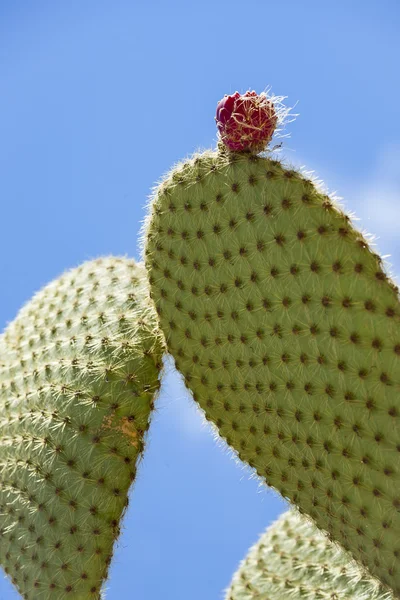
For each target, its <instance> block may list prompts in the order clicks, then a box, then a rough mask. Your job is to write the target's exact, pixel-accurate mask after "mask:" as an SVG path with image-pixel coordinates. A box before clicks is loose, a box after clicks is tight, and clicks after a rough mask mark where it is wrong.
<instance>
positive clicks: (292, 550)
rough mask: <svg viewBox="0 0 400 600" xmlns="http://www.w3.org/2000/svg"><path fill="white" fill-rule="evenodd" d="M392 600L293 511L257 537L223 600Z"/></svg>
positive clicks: (339, 550) (373, 580)
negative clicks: (300, 599) (299, 599)
mask: <svg viewBox="0 0 400 600" xmlns="http://www.w3.org/2000/svg"><path fill="white" fill-rule="evenodd" d="M298 598H302V599H303V600H393V595H392V594H391V592H389V591H386V590H385V589H384V588H383V587H382V586H381V585H379V583H377V581H376V579H374V578H371V577H370V576H369V575H368V573H366V572H365V571H364V570H362V569H360V567H359V565H358V564H357V563H356V562H355V561H352V560H351V559H350V557H349V556H348V554H347V553H345V552H344V551H343V550H342V549H341V548H339V547H338V546H337V545H335V544H333V543H332V542H329V541H328V540H327V539H326V537H325V536H324V535H322V534H321V532H320V531H318V529H317V528H316V527H315V526H314V525H312V524H311V523H310V522H309V521H308V520H307V519H306V518H304V517H302V516H301V515H299V514H298V513H297V512H295V511H294V510H290V511H288V512H286V513H284V514H283V515H282V516H281V517H280V518H279V519H278V520H277V521H276V522H275V523H273V524H272V525H271V526H270V527H269V528H268V529H267V530H266V532H265V533H264V534H263V535H262V536H261V538H260V540H259V541H258V543H257V544H255V545H254V546H253V547H252V548H251V549H250V550H249V552H248V554H247V556H246V558H245V559H244V560H243V561H242V563H241V564H240V567H239V569H238V570H237V572H236V573H235V575H234V577H233V579H232V582H231V584H230V586H229V589H228V590H227V592H226V596H225V600H290V599H292V600H297V599H298Z"/></svg>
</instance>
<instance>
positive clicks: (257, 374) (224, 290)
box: [142, 143, 400, 594]
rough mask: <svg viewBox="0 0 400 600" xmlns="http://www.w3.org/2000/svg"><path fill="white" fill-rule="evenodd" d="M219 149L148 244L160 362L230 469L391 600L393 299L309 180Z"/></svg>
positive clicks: (170, 206)
mask: <svg viewBox="0 0 400 600" xmlns="http://www.w3.org/2000/svg"><path fill="white" fill-rule="evenodd" d="M222 146H223V144H221V143H220V144H219V146H218V149H217V150H216V151H206V152H204V153H202V154H196V155H194V156H193V157H192V158H190V159H188V160H186V161H184V162H182V163H180V164H178V165H177V166H176V167H175V168H174V169H173V170H172V171H171V172H170V173H168V174H167V175H166V177H165V178H164V180H163V181H162V182H161V183H160V185H158V186H157V188H156V189H155V191H154V194H153V197H152V201H151V207H150V214H149V217H148V219H147V221H146V223H145V225H144V229H143V232H142V233H143V239H144V255H145V261H146V266H147V269H148V273H149V279H150V286H151V294H152V297H153V299H154V302H155V305H156V308H157V312H158V316H159V323H160V326H161V328H162V330H163V331H164V334H165V337H166V341H167V345H168V350H169V352H170V353H171V354H172V356H173V357H174V358H175V363H176V366H177V368H178V370H179V371H180V372H181V373H182V374H183V376H184V379H185V383H186V386H187V387H188V389H190V390H191V391H192V393H193V397H194V399H195V400H196V401H197V402H198V403H199V405H200V406H201V407H202V409H203V410H204V411H205V414H206V417H207V419H208V420H209V421H211V422H213V423H214V424H215V426H216V428H217V430H218V432H219V434H220V435H221V436H222V438H224V439H225V440H226V442H227V444H228V445H229V446H230V447H231V448H233V449H234V450H235V451H236V452H237V454H238V456H239V457H240V458H241V459H242V460H243V461H244V462H246V463H248V464H249V465H250V466H251V467H253V468H254V469H255V471H256V472H257V474H258V475H260V476H261V477H263V478H264V480H265V481H266V483H268V484H269V485H270V486H272V487H274V488H275V489H276V490H278V491H279V492H280V493H281V494H282V496H283V497H285V498H287V499H288V500H289V501H291V502H292V503H295V504H296V505H298V506H299V507H300V508H301V510H302V511H303V512H304V513H306V514H307V515H309V516H311V517H312V518H313V519H314V521H315V523H316V525H317V526H318V527H319V528H320V529H322V530H324V531H325V532H328V533H329V535H330V536H331V538H332V539H333V540H336V541H338V542H340V544H341V545H342V546H343V548H345V549H346V550H348V551H349V552H350V553H351V554H352V556H353V557H354V558H355V559H357V560H358V561H359V562H360V563H362V564H364V565H366V566H368V568H369V570H370V572H371V573H372V574H373V575H374V576H376V577H379V578H380V580H381V581H382V582H384V583H385V584H388V585H390V586H392V588H393V589H395V590H396V593H398V594H400V541H399V540H400V462H399V458H400V429H399V421H400V395H399V391H400V304H399V296H398V288H397V287H396V286H395V285H394V283H393V282H392V281H391V279H390V278H389V276H388V274H387V272H386V270H385V268H384V265H383V263H382V260H381V259H380V257H379V256H378V255H377V254H376V253H375V252H374V251H373V250H372V249H371V247H370V245H369V243H368V240H367V239H366V238H365V237H364V236H363V235H362V234H361V233H360V232H359V231H357V229H356V228H355V227H354V226H353V224H352V222H351V219H350V218H349V216H347V215H346V214H345V213H344V212H342V210H341V209H340V208H339V207H338V206H337V205H336V202H335V199H334V198H332V197H330V196H329V195H327V194H325V193H324V192H323V191H322V190H321V188H320V187H319V186H318V185H317V184H316V183H315V182H313V181H312V180H311V179H310V178H309V177H308V176H307V175H306V174H304V173H302V172H300V171H298V170H295V169H293V168H290V167H288V166H285V165H284V164H283V163H282V162H280V161H278V160H274V159H273V158H272V157H271V156H270V155H269V154H268V153H267V152H266V153H264V154H263V155H261V154H256V153H255V152H251V151H244V152H231V151H229V150H228V149H226V148H225V146H223V147H222Z"/></svg>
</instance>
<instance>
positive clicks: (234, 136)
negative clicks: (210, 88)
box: [215, 92, 278, 152]
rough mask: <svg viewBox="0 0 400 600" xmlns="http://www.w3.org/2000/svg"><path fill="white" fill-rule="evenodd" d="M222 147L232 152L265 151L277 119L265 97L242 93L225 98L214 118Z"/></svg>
mask: <svg viewBox="0 0 400 600" xmlns="http://www.w3.org/2000/svg"><path fill="white" fill-rule="evenodd" d="M215 120H216V122H217V127H218V131H219V134H220V137H221V140H222V141H223V143H224V144H225V145H226V146H227V147H228V148H229V150H252V151H256V152H257V151H258V152H260V151H261V150H264V148H265V147H266V146H267V144H268V142H269V141H270V140H271V138H272V136H273V134H274V131H275V128H276V125H277V122H278V116H277V113H276V111H275V107H274V103H273V101H272V100H270V99H269V98H268V96H267V95H266V94H265V93H263V94H256V92H246V93H245V94H244V95H240V94H239V92H235V94H233V95H231V96H225V97H224V98H223V99H222V100H221V101H220V102H219V103H218V106H217V115H216V117H215Z"/></svg>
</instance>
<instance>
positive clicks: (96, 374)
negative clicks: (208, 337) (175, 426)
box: [0, 258, 163, 600]
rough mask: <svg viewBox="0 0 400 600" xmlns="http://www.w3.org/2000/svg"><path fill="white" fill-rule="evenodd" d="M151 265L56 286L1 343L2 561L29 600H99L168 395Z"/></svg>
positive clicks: (110, 263) (96, 272) (96, 264)
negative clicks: (158, 402)
mask: <svg viewBox="0 0 400 600" xmlns="http://www.w3.org/2000/svg"><path fill="white" fill-rule="evenodd" d="M162 352H163V346H162V342H161V341H160V336H159V335H158V333H157V329H156V327H155V319H154V308H153V307H152V306H151V304H150V302H149V299H148V288H147V285H146V280H145V277H144V269H143V266H141V265H138V264H136V263H135V262H134V261H133V260H127V259H118V258H105V259H99V260H94V261H91V262H87V263H84V264H83V265H82V266H80V267H79V268H77V269H73V270H71V271H69V272H67V273H65V274H64V275H63V276H62V277H60V278H59V279H57V280H55V281H53V282H52V283H50V284H49V285H47V286H46V287H45V288H44V289H43V290H42V291H41V292H39V293H38V294H37V295H35V297H34V298H33V300H31V302H29V303H28V304H27V305H26V306H25V307H24V308H23V309H22V310H21V311H20V313H19V314H18V316H17V317H16V319H15V321H14V322H13V323H11V324H10V325H9V326H8V327H7V329H6V331H5V332H4V334H3V335H2V336H1V338H0V406H1V419H0V563H1V564H2V565H3V567H4V570H5V572H6V573H7V574H8V575H9V576H10V577H11V579H12V581H13V583H14V584H15V585H16V586H17V588H18V590H19V591H20V593H21V594H22V597H23V598H25V599H27V600H53V599H54V600H59V599H61V598H62V599H68V598H71V599H72V598H82V599H83V598H85V599H86V598H87V599H93V600H94V599H98V598H99V597H100V588H101V585H102V582H103V581H104V580H105V579H106V577H107V571H108V567H109V564H110V561H111V557H112V552H113V544H114V541H115V540H116V539H117V537H118V534H119V530H120V520H121V517H122V515H123V514H124V511H125V509H126V506H127V502H128V489H129V487H130V485H131V483H132V482H133V481H134V479H135V476H136V469H137V463H138V460H139V459H140V457H141V455H142V453H143V448H144V441H145V436H146V432H147V429H148V426H149V418H150V415H151V412H152V409H153V406H154V399H155V395H156V393H157V391H158V389H159V381H158V376H159V372H160V363H161V356H162Z"/></svg>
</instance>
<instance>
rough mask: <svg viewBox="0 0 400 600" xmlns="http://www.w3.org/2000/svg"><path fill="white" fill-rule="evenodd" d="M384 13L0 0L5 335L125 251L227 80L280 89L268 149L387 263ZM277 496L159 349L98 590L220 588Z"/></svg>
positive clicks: (395, 101)
mask: <svg viewBox="0 0 400 600" xmlns="http://www.w3.org/2000/svg"><path fill="white" fill-rule="evenodd" d="M399 25H400V5H399V4H398V2H397V0H376V1H375V0H374V1H372V0H353V1H349V0H334V1H333V0H326V1H325V2H320V0H315V1H312V0H303V1H302V2H301V3H300V2H298V1H297V0H285V2H284V3H282V2H279V1H278V0H275V2H272V1H270V0H263V1H261V0H252V2H251V3H245V2H239V1H237V0H218V2H217V1H215V0H211V1H210V0H202V1H201V2H198V3H191V2H188V1H187V0H186V1H181V2H179V1H174V0H168V2H162V1H154V0H147V1H146V2H143V1H142V0H136V1H135V2H132V1H130V0H96V1H94V0H83V1H82V0H68V2H61V1H54V0H52V1H47V2H46V1H43V0H35V2H33V1H31V2H29V1H28V0H20V1H19V2H15V1H11V0H0V281H1V287H0V289H1V294H0V329H2V328H3V327H4V326H5V325H6V324H7V323H8V322H10V321H11V320H12V319H13V318H14V317H15V315H16V313H17V312H18V309H19V308H20V307H21V306H22V305H23V304H24V303H26V302H27V301H28V300H29V298H30V297H31V296H32V295H33V293H34V292H36V291H37V290H38V289H40V288H41V287H42V286H43V285H45V284H46V283H48V282H49V281H51V280H52V279H54V278H55V277H57V276H58V275H60V274H61V273H62V272H63V271H64V270H65V269H67V268H71V267H75V266H77V265H78V264H79V263H81V262H83V261H85V260H89V259H92V258H95V257H98V256H104V255H110V254H113V255H116V256H131V257H133V258H136V259H139V258H140V250H139V245H138V232H139V230H140V227H141V224H142V220H143V217H144V215H145V206H146V203H147V198H148V195H149V194H150V192H151V188H152V186H153V185H154V184H155V183H156V182H157V181H158V180H159V179H160V178H161V176H162V175H163V174H164V173H165V172H166V171H167V170H168V169H169V168H170V167H171V166H172V165H173V164H174V163H175V162H177V161H178V160H180V159H182V158H184V157H186V156H187V155H189V154H191V153H192V152H194V151H195V150H198V149H205V148H210V147H213V146H215V143H216V130H215V124H214V114H215V107H216V104H217V102H218V100H220V98H222V97H223V95H224V94H229V93H233V92H235V91H236V90H237V91H239V92H241V93H244V92H245V91H246V90H248V89H254V90H256V91H257V92H261V91H263V90H264V89H265V88H267V87H268V88H271V92H272V93H274V94H276V95H279V96H287V99H286V100H285V103H286V105H287V106H291V107H294V108H293V110H292V112H293V113H296V114H298V116H297V117H296V119H295V120H294V121H293V122H292V123H289V124H288V125H287V129H286V131H285V133H286V134H288V137H284V138H282V140H277V141H282V142H283V148H282V152H281V156H282V159H283V160H284V161H285V162H286V163H291V164H293V165H294V166H301V165H305V166H306V167H307V169H309V170H314V171H315V175H317V176H319V177H320V178H321V179H323V181H324V182H325V184H326V186H327V187H328V189H329V190H330V191H332V192H336V193H337V194H338V195H339V196H341V197H343V204H344V207H345V210H346V211H348V212H350V213H355V214H356V216H357V217H358V218H359V219H360V220H359V221H358V225H357V226H358V228H360V229H362V230H367V231H368V232H370V233H372V234H374V235H375V236H376V249H377V251H379V253H380V254H381V255H383V256H387V255H390V257H389V258H387V261H388V262H389V263H390V264H391V267H392V272H393V274H394V276H396V273H397V274H400V236H399V235H398V221H399V217H400V209H399V199H400V169H399V167H398V165H399V161H400V120H399V105H400V102H399V100H400V80H399V77H398V76H396V73H397V72H398V64H399V59H400V36H399V31H400V27H399ZM398 281H399V279H398ZM286 508H287V506H286V504H285V503H284V502H283V501H282V500H281V499H280V498H279V497H278V495H277V494H276V493H275V492H273V491H271V490H269V489H267V488H266V487H264V486H263V485H262V484H261V483H260V481H259V480H258V479H256V478H255V477H254V476H253V474H252V472H251V470H250V469H248V468H245V467H244V466H242V465H240V464H238V463H237V461H236V460H235V459H234V457H233V456H232V454H231V453H230V452H229V451H228V450H227V448H226V447H224V446H223V444H222V443H221V442H218V441H216V440H215V439H214V435H213V433H212V432H211V430H210V428H209V426H208V424H206V423H205V422H204V420H203V417H202V415H201V413H200V412H199V411H198V410H197V408H196V406H195V403H194V401H193V400H192V399H191V397H190V396H189V394H188V393H187V392H186V391H185V387H184V385H183V383H182V381H181V379H180V376H179V375H178V374H177V373H176V372H175V371H174V368H173V364H172V362H171V360H170V359H166V376H165V377H164V380H163V384H162V390H161V393H160V396H159V398H158V401H157V409H156V413H155V415H154V417H153V422H152V426H151V429H150V433H149V437H148V443H147V449H146V454H145V456H144V460H143V462H142V463H141V466H140V469H139V476H138V479H137V481H136V483H135V486H134V489H133V490H131V494H130V506H129V510H128V511H127V514H126V517H125V520H124V522H123V534H122V535H121V537H120V538H119V542H118V546H117V548H116V551H115V554H114V559H113V563H112V566H111V571H110V579H109V580H108V582H107V585H106V590H107V592H106V600H117V599H118V600H120V599H125V598H126V599H128V600H130V599H132V600H135V599H136V598H137V599H140V600H155V599H156V598H161V597H162V598H163V599H165V600H187V599H188V598H190V600H205V599H207V600H222V599H223V590H224V589H225V588H226V587H227V586H228V584H229V581H230V578H231V576H232V574H233V572H234V571H235V569H236V568H237V566H238V563H239V562H240V560H241V559H242V558H243V557H244V556H245V554H246V552H247V550H248V548H249V547H250V546H251V545H252V544H253V543H255V542H256V540H257V539H258V536H259V535H260V534H261V532H262V531H263V530H264V529H265V527H266V526H267V525H268V524H269V523H271V522H272V521H273V520H274V519H275V518H276V517H277V516H278V515H279V514H281V513H282V512H283V511H284V510H286ZM17 598H19V595H18V594H17V593H16V592H15V591H14V590H13V588H12V586H11V584H10V583H9V582H8V581H7V580H6V579H5V578H3V577H2V576H0V600H14V599H17Z"/></svg>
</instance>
